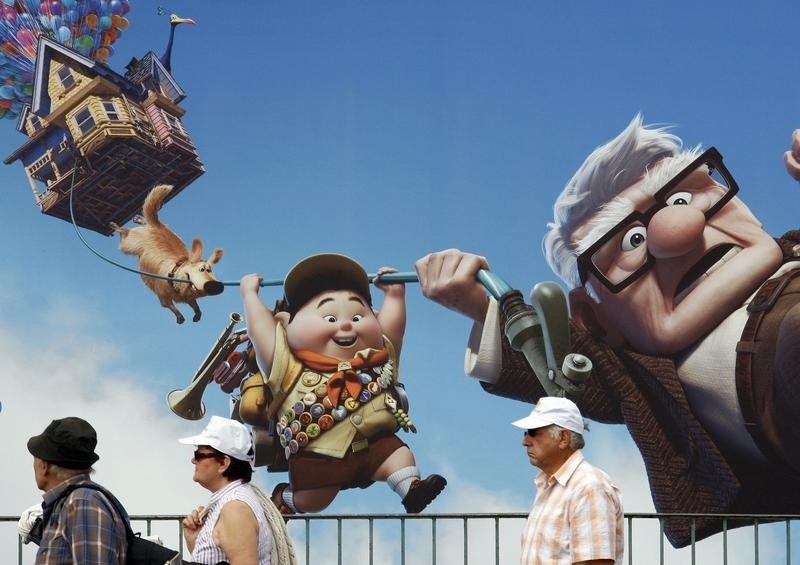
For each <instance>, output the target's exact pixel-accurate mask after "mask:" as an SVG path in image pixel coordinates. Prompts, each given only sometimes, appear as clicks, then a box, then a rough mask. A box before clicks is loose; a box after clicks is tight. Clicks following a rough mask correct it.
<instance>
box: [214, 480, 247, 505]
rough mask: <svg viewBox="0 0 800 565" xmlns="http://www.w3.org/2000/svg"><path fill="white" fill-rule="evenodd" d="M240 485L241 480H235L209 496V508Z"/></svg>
mask: <svg viewBox="0 0 800 565" xmlns="http://www.w3.org/2000/svg"><path fill="white" fill-rule="evenodd" d="M241 484H242V479H236V480H235V481H233V482H230V483H228V484H227V485H225V486H224V487H222V488H221V489H219V490H218V491H217V492H215V493H214V494H212V495H211V500H209V501H208V505H209V506H211V505H213V504H214V503H216V502H217V501H218V500H219V499H220V498H222V497H223V496H225V495H226V494H228V493H229V492H230V491H232V490H233V489H235V488H236V487H238V486H239V485H241Z"/></svg>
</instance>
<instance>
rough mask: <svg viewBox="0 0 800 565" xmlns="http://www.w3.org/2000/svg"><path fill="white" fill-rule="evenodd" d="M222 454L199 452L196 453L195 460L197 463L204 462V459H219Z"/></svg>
mask: <svg viewBox="0 0 800 565" xmlns="http://www.w3.org/2000/svg"><path fill="white" fill-rule="evenodd" d="M219 456H220V454H219V453H217V452H216V451H200V450H197V451H195V452H194V460H195V461H202V460H203V459H211V458H212V457H219Z"/></svg>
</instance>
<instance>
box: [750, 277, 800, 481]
mask: <svg viewBox="0 0 800 565" xmlns="http://www.w3.org/2000/svg"><path fill="white" fill-rule="evenodd" d="M798 302H800V268H797V269H793V270H791V271H788V272H786V273H784V274H783V275H782V276H780V277H777V278H774V279H770V280H768V281H767V282H765V283H764V284H763V285H762V286H761V288H760V289H759V290H758V292H756V295H755V296H754V297H753V301H752V302H751V303H750V305H749V306H748V307H747V311H748V313H749V316H748V318H747V323H746V324H745V326H744V330H743V331H742V337H741V340H740V341H739V343H738V344H737V345H736V391H737V394H738V397H739V406H740V407H741V410H742V416H743V417H744V424H745V427H746V428H747V430H748V431H749V432H750V435H751V436H752V437H753V439H754V440H755V442H756V445H758V447H759V449H761V451H762V453H764V455H765V456H766V457H767V458H768V459H769V460H770V461H772V462H773V463H778V464H781V465H786V461H785V459H784V457H783V456H782V455H781V454H780V452H779V451H778V450H777V449H776V448H775V446H776V445H779V441H778V438H777V436H776V434H775V430H774V427H773V426H771V425H764V424H765V423H768V422H771V420H772V417H771V414H772V410H771V407H772V405H773V402H772V396H773V380H774V379H773V370H774V362H775V351H776V341H777V336H778V330H779V328H780V324H781V322H782V321H783V318H784V316H785V315H786V313H787V312H788V311H789V310H790V309H791V308H792V307H793V306H795V305H796V304H797V303H798ZM753 375H758V377H757V379H754V378H753Z"/></svg>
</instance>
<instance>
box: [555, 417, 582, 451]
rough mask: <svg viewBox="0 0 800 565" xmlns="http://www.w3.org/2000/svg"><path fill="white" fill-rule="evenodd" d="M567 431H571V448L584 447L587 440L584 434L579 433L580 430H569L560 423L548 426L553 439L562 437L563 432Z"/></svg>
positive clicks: (575, 449) (576, 449)
mask: <svg viewBox="0 0 800 565" xmlns="http://www.w3.org/2000/svg"><path fill="white" fill-rule="evenodd" d="M562 430H563V431H565V432H567V433H569V448H570V449H571V450H572V451H578V450H579V449H583V447H584V446H585V445H586V441H584V439H583V434H579V433H578V432H573V431H572V430H568V429H567V428H562V427H561V426H559V425H556V424H551V425H550V426H548V429H547V433H549V434H550V437H551V438H553V439H559V438H560V437H561V432H562Z"/></svg>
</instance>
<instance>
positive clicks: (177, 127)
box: [162, 112, 186, 135]
mask: <svg viewBox="0 0 800 565" xmlns="http://www.w3.org/2000/svg"><path fill="white" fill-rule="evenodd" d="M162 113H163V114H164V119H165V120H167V123H168V124H169V127H170V128H172V129H173V130H174V131H176V132H177V133H179V134H181V135H186V132H185V131H183V126H182V125H181V121H180V120H179V119H178V118H176V117H175V116H173V115H172V114H169V113H167V112H162Z"/></svg>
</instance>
